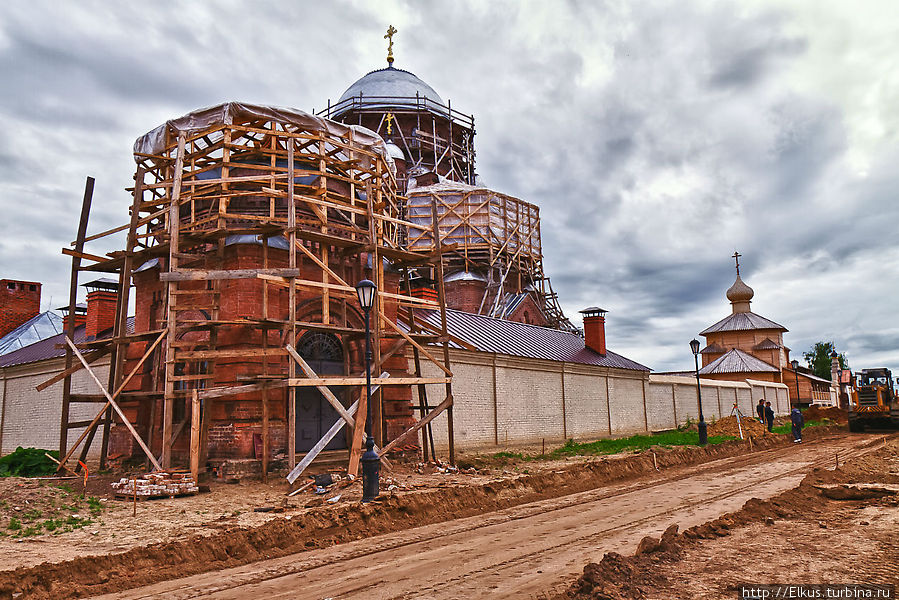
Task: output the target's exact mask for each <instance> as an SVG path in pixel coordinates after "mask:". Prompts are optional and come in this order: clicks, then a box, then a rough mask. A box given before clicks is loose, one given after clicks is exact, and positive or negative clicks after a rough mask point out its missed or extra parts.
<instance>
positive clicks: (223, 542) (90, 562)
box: [0, 427, 827, 600]
mask: <svg viewBox="0 0 899 600" xmlns="http://www.w3.org/2000/svg"><path fill="white" fill-rule="evenodd" d="M814 429H819V430H821V431H818V432H810V437H815V436H818V435H822V436H823V435H826V433H827V432H826V429H827V428H823V427H821V428H814ZM790 443H791V442H790V441H789V440H788V439H787V438H786V437H785V436H768V437H766V438H764V439H759V440H758V442H757V444H756V445H755V448H756V450H758V449H762V448H775V447H781V446H785V445H788V444H790ZM747 452H748V444H747V443H745V442H740V441H735V442H728V443H724V444H716V445H713V446H705V447H695V446H693V447H678V448H672V449H656V450H654V451H653V452H641V453H639V454H632V455H625V456H620V457H603V458H599V459H595V460H591V461H589V462H584V463H576V464H572V465H570V467H568V468H566V469H561V470H553V471H547V472H542V473H531V474H522V475H518V476H515V477H512V478H509V479H500V480H495V481H490V482H485V483H481V484H476V485H459V486H452V487H450V486H447V487H441V488H437V489H431V490H427V491H421V492H418V491H415V492H404V493H397V494H384V495H383V497H382V498H383V499H382V500H379V501H377V502H373V503H371V504H368V505H365V506H360V505H359V504H358V503H356V502H351V503H350V502H347V503H345V504H343V503H341V504H338V505H335V506H333V507H331V506H317V507H314V508H310V509H309V510H308V512H304V513H296V514H292V515H290V519H289V520H287V519H276V520H271V521H268V522H266V523H265V524H263V525H261V526H257V527H246V528H245V527H239V526H229V525H224V527H223V528H222V529H221V530H220V533H213V534H210V535H208V536H206V537H201V536H191V537H188V538H185V539H178V540H175V541H171V542H164V543H158V544H153V545H149V546H139V547H135V548H132V549H130V550H127V551H125V552H121V553H116V554H107V555H100V556H82V557H79V558H75V559H72V560H68V561H65V562H59V563H44V564H42V565H37V566H34V567H19V568H18V569H7V570H0V599H5V598H10V597H14V596H15V597H19V596H18V595H19V594H21V598H22V600H24V599H25V598H42V599H43V598H47V599H49V598H52V599H54V600H57V599H64V598H74V597H84V596H92V595H98V594H101V593H108V592H115V591H119V590H122V589H126V588H129V587H135V586H139V585H147V584H149V583H154V582H157V581H161V580H165V579H174V578H177V577H184V576H187V575H192V574H195V573H201V572H205V571H209V570H213V569H224V568H228V567H234V566H238V565H242V564H247V563H250V562H253V561H256V560H261V559H262V558H274V557H278V556H285V555H288V554H294V553H297V552H302V551H305V550H312V549H316V548H326V547H329V546H332V545H335V544H340V543H345V542H349V541H352V540H356V539H359V538H360V537H369V536H374V535H378V534H383V533H389V532H394V531H400V530H404V529H409V528H412V527H418V526H421V525H427V524H429V523H436V522H441V521H445V520H448V519H454V518H459V517H467V516H474V515H479V514H483V513H486V512H491V511H494V510H499V509H503V508H510V507H513V506H518V505H520V504H524V503H527V502H533V501H536V500H541V499H548V498H555V497H558V496H563V495H566V494H571V493H575V492H579V491H585V490H589V489H596V488H597V487H600V486H601V485H603V484H605V483H608V482H611V481H620V480H624V479H628V478H631V477H640V476H643V475H647V474H654V473H656V469H657V468H659V469H666V468H672V467H679V466H686V465H692V464H698V463H701V462H706V461H709V460H715V459H718V458H724V457H728V456H736V455H739V454H745V453H747ZM653 455H655V457H654V456H653ZM815 491H816V493H817V490H815ZM673 537H674V536H673V532H670V533H668V535H667V536H663V539H662V540H660V541H659V543H658V545H657V544H656V543H655V541H654V540H653V541H652V543H649V542H647V543H646V544H644V550H645V551H646V553H645V555H644V556H646V557H649V558H647V559H646V560H647V561H649V562H652V561H658V560H673V559H672V558H671V553H670V552H667V551H665V550H664V548H665V547H667V546H668V545H669V544H670V543H673V540H672V539H671V538H673ZM678 537H680V536H678ZM665 557H668V558H665ZM647 564H649V563H647Z"/></svg>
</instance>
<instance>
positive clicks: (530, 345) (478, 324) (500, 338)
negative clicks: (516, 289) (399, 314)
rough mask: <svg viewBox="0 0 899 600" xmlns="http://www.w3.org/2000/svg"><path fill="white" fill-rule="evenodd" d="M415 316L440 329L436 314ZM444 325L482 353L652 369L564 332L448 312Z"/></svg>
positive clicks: (427, 312)
mask: <svg viewBox="0 0 899 600" xmlns="http://www.w3.org/2000/svg"><path fill="white" fill-rule="evenodd" d="M415 315H416V318H423V319H424V320H426V321H427V322H428V323H430V324H431V325H434V326H435V327H440V313H439V312H437V311H431V310H420V309H419V310H416V311H415ZM446 324H447V329H448V330H449V333H450V334H451V335H453V336H455V337H458V338H461V339H462V340H465V341H466V342H468V343H469V344H471V345H472V346H474V347H475V348H477V349H478V350H479V351H481V352H494V353H497V354H507V355H510V356H521V357H524V358H538V359H542V360H553V361H558V362H573V363H580V364H584V365H595V366H599V367H611V368H615V369H630V370H633V371H649V370H651V369H650V368H649V367H646V366H644V365H641V364H640V363H637V362H634V361H632V360H630V359H628V358H625V357H623V356H621V355H620V354H615V353H614V352H611V351H607V352H606V355H605V356H603V355H601V354H599V353H598V352H594V351H593V350H591V349H589V348H587V347H586V346H585V345H584V339H583V338H582V337H580V336H578V335H575V334H573V333H569V332H567V331H560V330H558V329H550V328H548V327H539V326H537V325H527V324H525V323H518V322H516V321H507V320H505V319H496V318H493V317H486V316H483V315H476V314H472V313H467V312H462V311H459V310H451V309H447V311H446ZM455 347H457V348H458V347H459V346H455Z"/></svg>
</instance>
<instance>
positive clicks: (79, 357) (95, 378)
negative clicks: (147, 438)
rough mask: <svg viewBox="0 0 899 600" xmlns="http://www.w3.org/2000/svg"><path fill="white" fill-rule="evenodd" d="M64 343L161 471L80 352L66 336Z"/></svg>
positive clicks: (158, 469)
mask: <svg viewBox="0 0 899 600" xmlns="http://www.w3.org/2000/svg"><path fill="white" fill-rule="evenodd" d="M66 343H67V344H68V345H69V347H70V348H71V349H72V351H73V352H74V353H75V356H76V357H77V358H78V360H80V361H81V364H83V365H84V368H85V369H87V373H88V375H90V376H91V379H93V380H94V383H96V384H97V387H98V388H100V391H101V392H103V395H104V396H106V399H107V400H108V401H109V403H110V404H111V405H112V407H113V409H115V411H116V412H117V413H118V415H119V417H120V418H121V419H122V422H123V423H124V424H125V427H127V428H128V431H130V432H131V435H132V436H133V437H134V440H135V441H136V442H137V443H138V445H139V446H140V447H141V449H142V450H143V451H144V454H146V455H147V458H149V459H150V462H151V463H153V466H154V467H156V470H157V471H161V470H162V467H161V466H160V465H159V463H158V462H156V458H155V457H154V456H153V453H152V452H150V449H149V448H147V445H146V444H145V443H144V440H143V439H142V438H141V437H140V434H139V433H137V431H136V430H135V429H134V425H132V424H131V421H129V420H128V417H126V416H125V413H124V412H122V409H121V408H119V405H118V404H117V403H116V401H115V400H113V398H112V396H111V395H110V394H109V392H108V391H107V390H106V388H105V387H103V384H102V383H100V380H99V379H97V376H96V375H95V374H94V372H93V370H91V368H90V366H89V365H88V364H87V361H85V360H84V357H83V356H82V355H81V352H79V351H78V348H76V347H75V344H73V343H72V340H70V339H69V338H68V336H66ZM103 410H104V411H105V410H106V408H105V407H104V409H103ZM61 462H62V461H60V463H61Z"/></svg>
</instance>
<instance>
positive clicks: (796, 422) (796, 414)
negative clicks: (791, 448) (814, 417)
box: [790, 408, 805, 444]
mask: <svg viewBox="0 0 899 600" xmlns="http://www.w3.org/2000/svg"><path fill="white" fill-rule="evenodd" d="M790 422H791V423H792V424H793V443H794V444H799V443H801V442H802V426H803V425H805V417H803V416H802V412H801V411H800V410H799V409H798V408H794V409H793V412H791V413H790Z"/></svg>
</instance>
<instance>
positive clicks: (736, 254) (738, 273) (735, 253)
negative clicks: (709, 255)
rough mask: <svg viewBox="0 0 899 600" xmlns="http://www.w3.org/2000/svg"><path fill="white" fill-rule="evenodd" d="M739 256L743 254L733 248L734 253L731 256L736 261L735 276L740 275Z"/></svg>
mask: <svg viewBox="0 0 899 600" xmlns="http://www.w3.org/2000/svg"><path fill="white" fill-rule="evenodd" d="M741 256H743V255H742V254H740V253H739V252H737V251H736V250H734V255H733V257H732V258H733V259H734V260H735V261H736V262H737V276H739V275H740V257H741Z"/></svg>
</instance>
